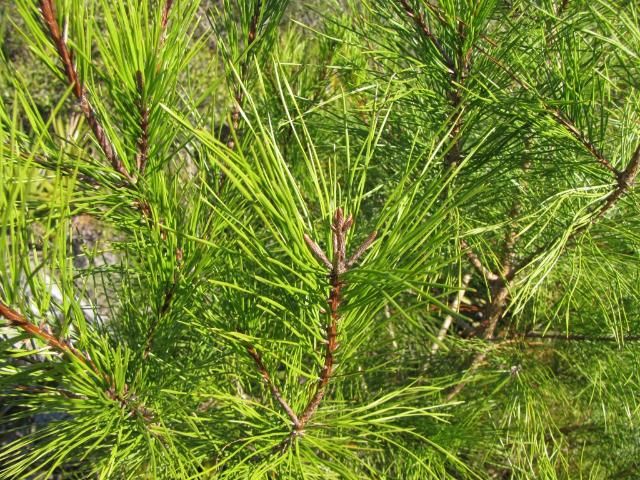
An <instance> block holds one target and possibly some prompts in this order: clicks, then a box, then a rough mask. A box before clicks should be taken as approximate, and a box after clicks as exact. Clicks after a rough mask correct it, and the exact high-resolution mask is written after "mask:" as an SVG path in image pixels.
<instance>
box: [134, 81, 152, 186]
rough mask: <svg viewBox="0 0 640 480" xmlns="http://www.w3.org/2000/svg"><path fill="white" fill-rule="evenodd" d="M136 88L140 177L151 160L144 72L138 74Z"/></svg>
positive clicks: (137, 162) (137, 160)
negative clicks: (138, 118)
mask: <svg viewBox="0 0 640 480" xmlns="http://www.w3.org/2000/svg"><path fill="white" fill-rule="evenodd" d="M136 86H137V88H138V94H139V95H140V98H139V99H138V114H139V115H140V137H138V142H137V144H138V154H137V155H136V164H137V167H138V172H139V173H140V175H143V174H144V170H145V168H146V166H147V160H148V159H149V107H148V106H147V101H146V98H145V92H144V79H143V77H142V72H141V71H140V70H138V71H137V72H136Z"/></svg>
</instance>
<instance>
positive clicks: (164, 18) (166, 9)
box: [160, 0, 173, 33]
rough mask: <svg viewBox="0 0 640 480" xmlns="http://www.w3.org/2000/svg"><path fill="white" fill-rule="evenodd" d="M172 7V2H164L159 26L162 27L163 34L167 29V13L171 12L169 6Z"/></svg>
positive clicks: (167, 0) (169, 0)
mask: <svg viewBox="0 0 640 480" xmlns="http://www.w3.org/2000/svg"><path fill="white" fill-rule="evenodd" d="M172 5H173V0H166V1H165V2H164V7H163V9H162V20H161V23H160V26H161V27H162V31H163V33H164V32H165V31H166V29H167V23H168V21H169V12H170V11H171V6H172Z"/></svg>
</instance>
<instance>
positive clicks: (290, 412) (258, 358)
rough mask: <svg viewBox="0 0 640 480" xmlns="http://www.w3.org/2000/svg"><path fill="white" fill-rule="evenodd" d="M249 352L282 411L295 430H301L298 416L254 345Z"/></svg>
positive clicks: (249, 348)
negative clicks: (274, 381)
mask: <svg viewBox="0 0 640 480" xmlns="http://www.w3.org/2000/svg"><path fill="white" fill-rule="evenodd" d="M247 352H248V353H249V355H250V356H251V358H253V361H254V363H255V364H256V367H257V368H258V371H259V372H260V375H262V378H263V380H264V381H265V382H266V384H267V385H268V386H269V390H270V391H271V395H273V398H275V399H276V401H277V402H278V403H279V404H280V406H281V407H282V409H283V410H284V411H285V412H286V414H287V416H288V417H289V419H290V420H291V423H292V424H293V428H294V429H295V430H299V429H300V420H299V419H298V416H297V415H296V413H295V412H294V411H293V408H291V405H289V403H288V402H287V401H286V400H285V398H284V396H283V395H282V392H280V389H279V388H278V386H277V385H276V384H275V383H273V379H272V378H271V375H269V371H268V370H267V367H266V366H265V364H264V362H263V361H262V357H261V356H260V354H259V353H258V351H257V350H256V348H255V347H254V346H253V345H249V346H248V347H247Z"/></svg>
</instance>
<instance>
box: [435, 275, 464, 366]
mask: <svg viewBox="0 0 640 480" xmlns="http://www.w3.org/2000/svg"><path fill="white" fill-rule="evenodd" d="M469 282H471V274H470V273H465V274H464V276H463V277H462V282H461V284H460V289H459V290H458V292H457V293H456V296H455V298H454V299H453V301H452V302H451V306H450V307H449V309H450V310H452V311H453V312H455V313H458V312H459V311H460V303H462V298H463V297H464V294H465V292H466V291H467V287H468V286H469ZM451 323H453V315H452V314H450V313H449V314H448V315H447V316H446V317H444V321H443V322H442V326H441V327H440V331H439V332H438V336H437V339H436V341H435V342H433V345H431V355H435V353H436V352H437V351H438V349H439V348H440V344H441V343H442V341H443V340H444V337H445V336H446V335H447V332H448V331H449V327H451Z"/></svg>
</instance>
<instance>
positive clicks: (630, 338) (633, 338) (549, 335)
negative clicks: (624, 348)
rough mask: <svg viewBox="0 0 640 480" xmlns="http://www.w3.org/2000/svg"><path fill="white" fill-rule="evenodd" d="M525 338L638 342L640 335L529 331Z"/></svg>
mask: <svg viewBox="0 0 640 480" xmlns="http://www.w3.org/2000/svg"><path fill="white" fill-rule="evenodd" d="M523 338H536V339H541V340H564V341H578V342H580V341H584V342H616V343H617V342H620V341H623V342H637V341H640V335H626V336H624V335H623V336H621V337H615V336H613V335H582V334H577V333H573V334H570V333H569V334H568V333H561V332H527V333H526V334H525V335H524V336H523Z"/></svg>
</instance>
